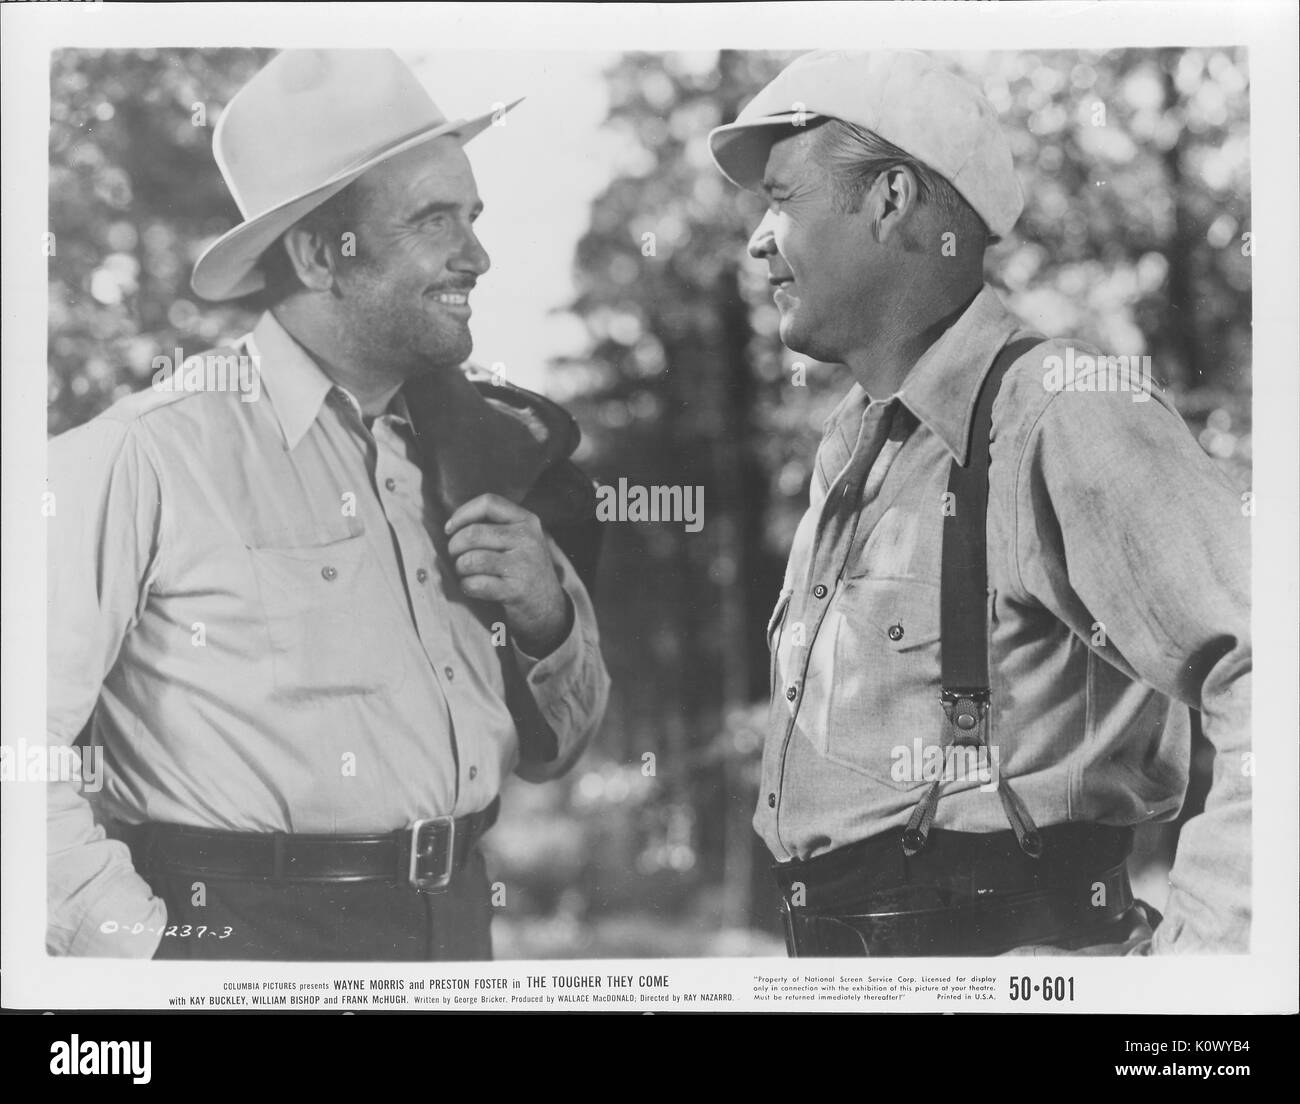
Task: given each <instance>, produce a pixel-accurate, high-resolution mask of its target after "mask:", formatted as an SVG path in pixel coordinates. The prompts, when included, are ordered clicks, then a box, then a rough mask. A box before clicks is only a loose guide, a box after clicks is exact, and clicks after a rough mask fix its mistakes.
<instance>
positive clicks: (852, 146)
mask: <svg viewBox="0 0 1300 1104" xmlns="http://www.w3.org/2000/svg"><path fill="white" fill-rule="evenodd" d="M809 141H810V145H809V147H808V156H809V158H810V160H812V161H813V162H815V163H816V164H817V165H819V166H820V167H821V168H823V169H825V170H826V172H827V175H828V176H829V177H830V181H831V188H832V189H833V191H834V195H835V201H836V204H837V206H838V207H839V208H840V210H841V211H844V212H845V213H852V212H855V211H859V210H861V208H862V201H863V199H864V198H865V196H866V193H867V189H868V188H870V187H871V185H872V184H874V183H875V181H876V178H877V177H878V176H880V174H881V173H883V172H884V171H885V170H886V169H892V168H898V167H900V166H902V167H903V168H907V169H910V170H911V172H912V175H913V176H914V177H916V185H917V203H918V205H919V206H921V207H925V206H929V205H931V204H933V206H934V207H935V209H936V210H937V211H938V212H939V214H940V215H942V216H944V217H946V218H951V219H953V220H957V221H958V222H959V223H967V224H968V225H969V226H970V227H974V228H978V229H980V230H982V231H983V233H984V234H985V236H987V235H988V227H987V226H985V224H984V220H983V219H982V218H980V216H979V215H978V214H977V213H976V212H975V209H974V208H973V207H972V206H971V205H970V204H969V203H967V202H966V200H965V199H964V198H963V197H962V195H961V193H960V192H958V191H957V189H956V188H954V187H953V186H952V185H951V184H950V183H949V182H948V181H947V180H946V179H945V178H944V177H942V176H940V175H939V174H938V173H937V172H935V171H934V170H933V169H932V168H930V167H929V166H928V165H926V164H925V163H924V162H922V161H919V160H917V159H916V158H915V157H913V156H912V155H911V154H910V153H908V152H907V151H906V150H902V149H899V148H898V146H896V145H894V144H893V143H892V142H887V141H885V139H884V138H881V137H880V135H878V134H876V133H875V132H873V131H870V130H867V129H866V128H865V127H860V126H856V125H855V124H853V123H846V122H844V120H842V119H826V120H824V121H823V122H820V123H817V124H814V127H813V129H812V130H811V131H810V139H809ZM972 220H973V221H972Z"/></svg>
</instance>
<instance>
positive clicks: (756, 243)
mask: <svg viewBox="0 0 1300 1104" xmlns="http://www.w3.org/2000/svg"><path fill="white" fill-rule="evenodd" d="M772 222H773V219H772V212H771V211H768V212H767V213H766V214H764V215H763V221H762V222H760V223H759V224H758V226H757V227H755V229H754V232H753V234H751V235H750V237H749V244H748V245H747V246H746V247H745V248H746V249H748V250H749V255H750V256H751V257H753V258H754V260H756V261H761V260H763V259H764V258H766V257H769V256H771V255H772V254H773V253H775V252H776V239H775V237H774V236H773V234H772Z"/></svg>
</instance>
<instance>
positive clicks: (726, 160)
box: [709, 111, 822, 192]
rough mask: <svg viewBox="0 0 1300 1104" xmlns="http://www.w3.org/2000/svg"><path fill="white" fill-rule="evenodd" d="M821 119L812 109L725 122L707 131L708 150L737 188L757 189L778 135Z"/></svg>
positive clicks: (786, 135)
mask: <svg viewBox="0 0 1300 1104" xmlns="http://www.w3.org/2000/svg"><path fill="white" fill-rule="evenodd" d="M821 118H822V116H820V115H818V114H817V113H816V112H812V111H787V112H785V113H783V114H781V115H764V116H763V117H762V118H761V119H754V120H752V121H747V122H743V123H742V122H735V123H727V124H726V125H725V126H720V127H715V128H714V129H713V130H711V131H710V132H709V152H710V153H711V154H712V155H713V163H714V164H715V165H717V166H718V171H719V172H721V173H722V175H723V176H725V177H726V178H727V179H728V180H730V181H731V182H732V183H733V184H735V185H736V186H737V187H738V188H744V189H745V190H746V191H747V192H757V191H759V185H760V184H761V183H762V182H763V172H764V170H765V169H766V168H767V156H768V154H769V153H771V152H772V147H773V146H774V145H776V143H777V142H779V141H780V140H781V139H782V138H785V137H788V136H789V135H790V134H791V133H795V132H797V130H798V129H800V128H802V127H804V126H806V125H807V124H808V123H810V122H812V121H814V120H820V119H821Z"/></svg>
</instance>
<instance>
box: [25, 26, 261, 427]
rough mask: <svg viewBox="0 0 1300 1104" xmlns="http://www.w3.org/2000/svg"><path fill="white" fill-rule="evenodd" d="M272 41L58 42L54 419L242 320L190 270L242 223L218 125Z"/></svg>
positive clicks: (125, 389)
mask: <svg viewBox="0 0 1300 1104" xmlns="http://www.w3.org/2000/svg"><path fill="white" fill-rule="evenodd" d="M273 53H274V51H272V50H199V49H169V50H60V51H56V52H55V54H54V56H53V59H52V62H51V72H50V83H51V89H50V91H51V100H50V229H51V230H52V231H53V233H54V254H53V256H51V257H50V261H49V276H50V307H49V331H50V353H49V373H50V404H49V431H50V432H51V433H60V432H62V431H63V430H65V429H69V428H71V427H72V426H75V425H80V424H81V423H82V422H84V421H86V420H87V419H89V418H91V417H93V416H94V415H95V414H98V413H99V412H100V411H101V410H103V409H104V408H105V407H107V406H109V405H110V404H111V403H112V402H114V401H115V400H117V399H119V398H121V397H122V396H123V395H126V394H129V393H130V392H132V391H134V390H137V389H138V388H140V387H143V386H145V385H147V384H148V382H149V379H150V377H151V376H152V374H153V369H152V366H151V365H152V359H153V357H154V356H156V355H160V354H162V355H167V356H169V357H170V356H172V355H173V351H174V349H176V348H177V347H180V348H183V349H184V350H185V355H189V354H190V353H193V352H200V351H202V349H205V348H208V347H210V346H212V345H214V344H216V343H217V342H218V341H219V340H221V339H223V338H224V337H226V336H227V335H234V334H237V333H239V332H242V330H243V329H244V328H246V325H245V324H246V323H247V321H248V318H247V316H246V315H245V314H244V313H243V312H242V311H240V310H239V309H238V308H236V307H229V306H225V307H221V306H215V305H213V304H208V303H202V302H196V301H195V296H194V294H193V293H192V292H191V291H190V288H189V275H190V268H191V267H192V265H193V262H194V260H195V259H196V258H197V257H198V254H199V253H200V252H201V251H202V248H203V247H204V246H205V245H206V244H207V242H208V241H209V240H211V239H212V238H213V237H215V236H216V235H217V234H219V233H221V232H223V231H225V230H227V229H229V228H230V227H231V226H233V225H235V223H236V222H238V221H239V212H238V210H237V209H236V207H235V205H234V202H233V200H231V198H230V196H229V195H228V193H227V192H226V188H225V185H224V184H223V183H222V181H221V177H220V175H219V174H218V172H217V168H216V165H215V164H214V163H213V160H212V149H211V147H212V127H213V125H214V124H215V123H216V120H217V117H218V116H219V115H220V113H221V109H222V108H223V107H224V106H225V104H226V102H227V101H228V100H229V99H230V97H231V95H233V94H234V91H235V90H236V89H237V88H238V87H239V86H240V85H241V84H243V83H244V82H245V81H247V80H248V78H249V77H250V76H252V75H253V73H255V72H256V71H257V70H258V69H259V68H261V66H262V65H264V64H265V63H266V61H267V59H268V58H270V57H271V55H272V54H273Z"/></svg>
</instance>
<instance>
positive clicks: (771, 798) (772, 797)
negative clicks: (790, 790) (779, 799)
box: [767, 793, 776, 809]
mask: <svg viewBox="0 0 1300 1104" xmlns="http://www.w3.org/2000/svg"><path fill="white" fill-rule="evenodd" d="M767 807H768V808H769V809H775V808H776V794H774V793H770V794H768V795H767Z"/></svg>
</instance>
